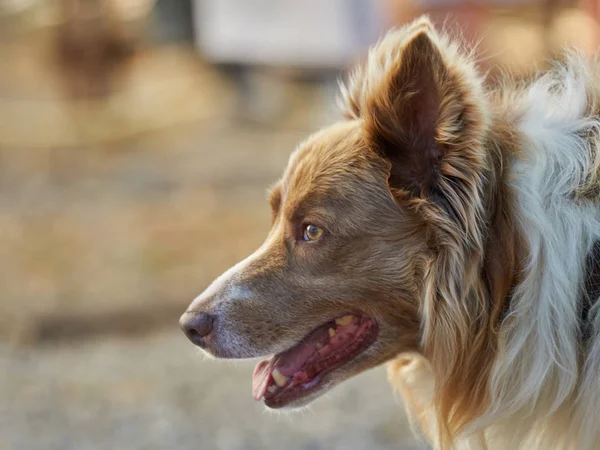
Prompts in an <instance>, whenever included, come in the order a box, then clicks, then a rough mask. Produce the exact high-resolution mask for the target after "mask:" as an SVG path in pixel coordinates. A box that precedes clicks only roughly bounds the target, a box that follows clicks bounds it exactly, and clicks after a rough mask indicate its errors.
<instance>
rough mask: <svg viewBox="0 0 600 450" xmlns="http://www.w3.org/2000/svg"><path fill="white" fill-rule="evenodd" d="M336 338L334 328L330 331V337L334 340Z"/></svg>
mask: <svg viewBox="0 0 600 450" xmlns="http://www.w3.org/2000/svg"><path fill="white" fill-rule="evenodd" d="M334 336H335V330H334V329H333V328H330V329H329V337H330V338H332V337H334Z"/></svg>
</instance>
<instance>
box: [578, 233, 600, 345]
mask: <svg viewBox="0 0 600 450" xmlns="http://www.w3.org/2000/svg"><path fill="white" fill-rule="evenodd" d="M585 266H586V270H585V281H584V292H583V296H582V297H583V298H582V301H581V306H580V311H579V320H580V329H581V339H582V340H583V341H587V340H588V339H590V338H591V337H592V333H593V331H594V324H593V323H592V322H590V310H591V309H592V307H593V306H594V304H595V303H596V302H597V301H598V298H599V297H600V241H597V242H596V243H594V246H593V247H592V250H591V251H590V253H589V254H588V256H587V258H586V264H585Z"/></svg>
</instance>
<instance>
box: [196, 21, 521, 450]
mask: <svg viewBox="0 0 600 450" xmlns="http://www.w3.org/2000/svg"><path fill="white" fill-rule="evenodd" d="M344 100H345V101H344V104H345V114H346V117H347V118H348V119H347V120H346V121H344V122H341V123H338V124H336V125H334V126H331V127H329V128H326V129H325V130H323V131H321V132H319V133H317V134H315V135H314V136H312V137H311V138H310V139H308V140H307V141H306V142H304V143H303V144H301V145H300V146H299V148H298V150H297V151H296V153H295V154H294V155H293V156H292V158H291V159H290V163H289V165H288V168H287V169H286V171H285V174H284V176H283V178H282V179H281V181H280V182H278V183H277V185H276V186H275V188H274V189H273V192H272V194H271V199H270V203H271V207H272V210H273V226H272V228H271V231H270V234H269V236H268V238H267V240H266V241H265V244H263V246H262V247H261V248H260V249H259V250H258V251H257V253H255V254H254V255H253V256H252V257H250V259H249V260H247V261H246V262H244V263H242V266H240V267H236V268H233V269H232V271H233V272H231V273H228V274H226V275H227V283H225V281H222V282H219V283H221V284H217V285H215V286H214V287H213V288H209V290H208V291H207V292H208V293H205V294H203V296H201V297H199V299H197V300H196V301H195V302H194V303H192V306H191V308H190V311H205V312H209V313H211V314H214V315H215V316H217V317H224V318H225V319H223V320H217V322H216V324H215V329H214V330H213V332H212V333H211V335H210V337H209V339H208V342H207V350H208V351H210V352H211V353H213V354H215V355H217V356H224V357H251V356H261V355H265V354H269V353H273V352H279V351H282V350H284V349H286V348H289V347H290V346H292V345H294V344H295V343H296V342H298V341H299V340H300V339H302V337H303V336H305V335H306V334H307V333H308V332H310V331H311V330H313V329H314V328H316V327H318V326H319V325H321V324H322V323H324V322H326V321H328V320H330V319H331V318H332V317H336V316H338V315H339V314H340V313H344V312H345V311H348V310H350V311H352V310H360V311H363V312H365V313H367V314H369V315H371V316H372V317H373V318H374V319H375V320H376V321H377V322H378V324H379V327H380V335H379V338H378V339H377V341H376V343H375V344H374V345H373V346H372V348H371V349H369V351H367V352H365V353H363V354H361V355H360V356H359V357H357V358H356V359H355V360H354V361H352V362H350V363H348V364H346V365H345V366H344V367H343V368H342V369H340V371H339V373H337V375H336V377H335V379H334V380H333V382H332V383H334V382H339V381H341V380H343V379H345V378H348V377H350V376H352V375H354V374H357V373H359V372H361V371H363V370H365V369H367V368H370V367H373V366H376V365H378V364H380V363H382V362H385V361H390V360H392V359H393V358H395V357H397V356H399V355H402V354H404V353H406V352H413V354H418V355H421V357H424V358H425V359H426V360H428V361H429V362H430V363H431V370H432V371H433V376H434V379H435V389H436V390H435V393H434V398H433V399H431V401H432V402H433V403H434V404H435V407H436V413H437V424H438V427H439V429H438V434H439V440H440V442H441V445H446V446H450V445H451V443H452V441H453V439H454V437H455V436H457V435H458V434H459V433H460V431H461V430H462V429H463V428H464V426H465V425H466V424H467V423H468V422H469V421H470V420H472V419H473V418H474V417H477V416H478V415H479V414H481V412H482V411H483V410H484V409H485V408H486V406H487V405H488V401H489V398H488V395H489V386H488V380H489V377H488V376H487V375H488V374H489V373H490V371H491V367H492V363H493V361H494V358H495V356H496V354H497V352H498V351H500V349H499V348H497V344H496V342H497V341H498V340H497V334H498V332H499V327H500V324H501V323H502V321H503V320H504V319H505V312H506V311H507V309H508V307H509V304H510V294H511V289H512V288H513V287H514V286H515V284H516V283H517V281H518V280H517V277H518V273H519V271H520V267H521V266H520V265H521V256H522V251H523V246H522V245H521V244H520V238H519V236H518V234H517V231H516V227H515V224H514V223H513V218H512V217H511V210H512V209H511V202H512V201H513V200H512V198H511V197H510V194H509V192H508V191H507V189H506V188H505V184H506V181H507V180H506V179H505V177H506V171H505V168H506V167H507V165H508V164H509V162H508V160H509V159H510V158H511V157H512V156H514V155H515V154H516V150H515V149H516V148H518V146H519V143H518V142H516V138H515V137H514V136H515V135H516V133H514V131H513V122H514V120H515V118H511V117H499V116H494V117H493V120H492V118H491V117H490V115H491V113H490V111H491V110H492V108H491V107H490V104H489V101H490V100H489V99H487V98H486V97H485V96H484V94H483V89H482V82H481V80H480V78H479V77H478V76H477V73H476V71H475V69H474V67H473V64H472V62H471V61H470V60H469V58H468V57H467V56H465V55H463V53H461V52H460V51H459V49H458V47H457V46H456V45H455V44H452V43H450V42H448V41H446V40H445V38H443V37H440V36H439V35H438V34H437V33H436V32H435V30H433V28H432V26H431V25H430V23H429V22H428V21H427V20H424V19H421V20H419V21H417V22H415V23H413V24H412V25H410V26H408V27H406V28H404V29H401V30H399V31H397V32H395V33H391V34H389V35H388V36H387V37H386V38H385V39H384V40H383V41H382V42H381V43H380V44H379V45H378V46H377V47H376V48H375V50H374V51H373V52H372V53H371V55H370V58H369V62H368V64H367V65H366V66H365V67H364V68H363V69H362V70H361V69H359V71H358V72H357V73H356V74H355V75H354V77H353V78H352V80H351V82H350V84H349V86H348V87H347V88H346V90H345V98H344ZM490 124H493V126H492V125H490ZM306 224H315V225H317V226H319V227H321V228H323V229H325V230H326V234H325V236H324V237H323V238H322V239H321V240H320V241H318V242H314V243H307V242H302V240H301V236H302V231H303V229H304V227H305V226H306ZM459 271H460V273H458V272H459ZM232 284H233V285H235V286H243V287H244V289H246V290H247V291H249V292H251V293H252V296H251V298H250V299H247V300H244V301H242V300H239V301H236V299H235V298H229V297H227V296H228V294H227V289H228V287H227V286H231V285H232ZM226 297H227V298H228V300H227V301H225V300H224V299H225V298H226ZM459 299H464V300H462V301H459ZM233 336H235V338H234V337H233ZM233 341H235V342H237V344H235V345H233V344H231V342H233ZM433 362H434V363H433ZM410 363H411V362H410V361H408V360H406V359H398V360H397V361H395V362H394V363H393V364H392V365H391V366H390V368H391V369H390V372H391V375H390V376H391V379H395V377H394V373H395V372H399V371H402V370H403V368H404V367H405V366H406V364H410ZM400 387H401V389H403V388H405V387H406V386H404V385H401V386H400ZM404 391H405V392H404V393H405V400H406V401H407V402H408V403H409V408H410V409H412V411H413V412H415V413H416V415H417V416H419V417H420V416H422V415H423V411H424V410H425V408H426V407H428V406H429V405H423V404H419V402H418V401H417V400H416V397H415V396H413V395H411V389H408V388H407V389H404ZM421 426H422V427H423V428H424V430H425V432H426V433H427V430H428V425H427V421H426V420H425V419H423V420H421Z"/></svg>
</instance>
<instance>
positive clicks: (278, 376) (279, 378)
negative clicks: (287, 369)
mask: <svg viewBox="0 0 600 450" xmlns="http://www.w3.org/2000/svg"><path fill="white" fill-rule="evenodd" d="M271 375H272V376H273V379H274V380H275V383H277V386H279V387H283V386H285V385H286V383H287V381H288V377H286V376H285V375H284V374H282V373H281V372H280V371H279V370H277V369H274V370H273V372H272V373H271Z"/></svg>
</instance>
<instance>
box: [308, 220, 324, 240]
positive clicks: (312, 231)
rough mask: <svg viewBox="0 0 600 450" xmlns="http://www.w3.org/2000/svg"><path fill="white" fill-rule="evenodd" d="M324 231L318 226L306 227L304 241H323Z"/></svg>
mask: <svg viewBox="0 0 600 450" xmlns="http://www.w3.org/2000/svg"><path fill="white" fill-rule="evenodd" d="M323 233H324V231H323V229H322V228H319V227H318V226H316V225H312V224H309V225H306V228H304V236H303V239H304V240H305V241H318V240H319V239H321V237H322V236H323Z"/></svg>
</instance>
